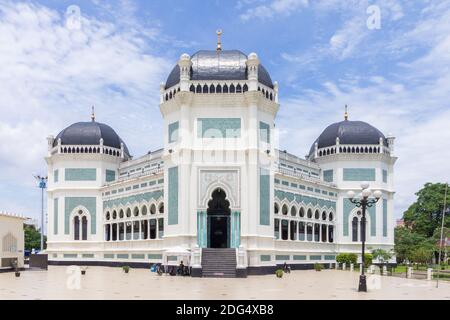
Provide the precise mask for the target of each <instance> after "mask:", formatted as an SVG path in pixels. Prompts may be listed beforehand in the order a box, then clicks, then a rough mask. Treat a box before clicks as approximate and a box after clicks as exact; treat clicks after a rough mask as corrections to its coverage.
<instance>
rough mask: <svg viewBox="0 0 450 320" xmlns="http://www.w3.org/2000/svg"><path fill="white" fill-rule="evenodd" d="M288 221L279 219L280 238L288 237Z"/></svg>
mask: <svg viewBox="0 0 450 320" xmlns="http://www.w3.org/2000/svg"><path fill="white" fill-rule="evenodd" d="M288 229H289V221H287V220H281V240H287V239H288Z"/></svg>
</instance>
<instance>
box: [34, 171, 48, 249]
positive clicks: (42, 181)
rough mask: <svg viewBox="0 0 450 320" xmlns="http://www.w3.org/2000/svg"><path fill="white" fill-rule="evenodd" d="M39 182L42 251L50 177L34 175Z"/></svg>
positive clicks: (42, 247)
mask: <svg viewBox="0 0 450 320" xmlns="http://www.w3.org/2000/svg"><path fill="white" fill-rule="evenodd" d="M34 178H35V179H36V180H37V181H38V182H39V185H38V187H39V189H41V251H43V250H44V189H45V188H47V180H48V177H41V176H39V175H37V176H34Z"/></svg>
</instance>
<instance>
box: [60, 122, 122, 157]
mask: <svg viewBox="0 0 450 320" xmlns="http://www.w3.org/2000/svg"><path fill="white" fill-rule="evenodd" d="M59 139H61V145H99V144H100V139H103V145H104V146H108V147H111V148H116V149H120V148H121V144H122V143H123V147H124V152H125V155H126V156H127V157H130V153H129V151H128V148H127V146H126V144H125V143H124V142H123V140H122V139H121V138H120V137H119V135H118V134H117V133H116V132H115V131H114V129H113V128H111V127H110V126H108V125H106V124H104V123H100V122H95V121H90V122H77V123H74V124H72V125H70V126H68V127H67V128H65V129H64V130H62V131H61V132H60V133H59V134H58V135H57V136H56V138H55V140H54V142H53V146H54V147H55V146H57V145H58V140H59Z"/></svg>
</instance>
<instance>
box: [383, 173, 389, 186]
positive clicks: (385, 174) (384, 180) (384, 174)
mask: <svg viewBox="0 0 450 320" xmlns="http://www.w3.org/2000/svg"><path fill="white" fill-rule="evenodd" d="M387 176H388V172H387V170H383V182H384V183H387Z"/></svg>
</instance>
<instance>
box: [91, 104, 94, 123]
mask: <svg viewBox="0 0 450 320" xmlns="http://www.w3.org/2000/svg"><path fill="white" fill-rule="evenodd" d="M91 120H92V122H95V110H94V106H92V113H91Z"/></svg>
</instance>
